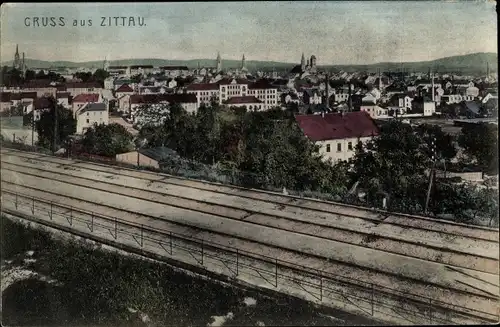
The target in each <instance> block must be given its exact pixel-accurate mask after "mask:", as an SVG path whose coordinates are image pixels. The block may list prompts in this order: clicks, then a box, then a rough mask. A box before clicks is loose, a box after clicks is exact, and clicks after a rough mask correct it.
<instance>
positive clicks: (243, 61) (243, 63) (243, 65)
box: [241, 54, 247, 70]
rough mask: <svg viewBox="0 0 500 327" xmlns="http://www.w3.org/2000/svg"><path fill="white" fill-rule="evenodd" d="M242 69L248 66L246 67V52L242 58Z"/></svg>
mask: <svg viewBox="0 0 500 327" xmlns="http://www.w3.org/2000/svg"><path fill="white" fill-rule="evenodd" d="M241 70H247V68H246V60H245V54H243V58H241Z"/></svg>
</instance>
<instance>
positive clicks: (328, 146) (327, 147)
mask: <svg viewBox="0 0 500 327" xmlns="http://www.w3.org/2000/svg"><path fill="white" fill-rule="evenodd" d="M326 152H330V144H327V145H326Z"/></svg>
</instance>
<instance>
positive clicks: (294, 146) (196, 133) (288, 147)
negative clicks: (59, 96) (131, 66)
mask: <svg viewBox="0 0 500 327" xmlns="http://www.w3.org/2000/svg"><path fill="white" fill-rule="evenodd" d="M52 101H54V100H52ZM160 106H164V108H160V109H158V108H154V109H152V107H151V106H147V107H144V108H140V109H139V110H138V112H139V118H140V116H143V118H144V119H143V120H142V124H141V126H138V128H139V129H140V131H139V135H138V137H137V138H136V139H134V137H133V136H132V135H131V134H130V133H129V132H128V131H127V130H126V129H125V128H124V127H123V126H121V125H118V124H109V125H100V126H99V125H95V126H94V127H92V128H90V129H88V130H87V131H86V133H85V134H84V135H83V139H82V141H81V142H80V145H81V146H82V148H83V150H84V151H85V152H87V153H89V154H96V155H101V156H109V157H113V156H115V155H116V154H117V153H123V152H127V151H131V150H133V149H134V148H137V147H138V145H137V144H138V143H141V142H139V141H142V146H144V147H157V146H166V147H169V148H171V149H173V150H175V151H177V153H178V154H179V155H180V156H181V157H183V158H186V159H189V160H192V161H195V162H199V163H203V164H205V165H207V166H209V167H224V168H227V169H230V170H231V169H232V170H234V171H235V172H236V173H238V174H242V175H241V178H240V179H239V180H240V181H241V184H242V186H247V187H258V188H266V189H281V188H283V187H285V188H286V189H289V190H295V191H298V192H313V193H322V194H329V195H330V196H332V197H333V198H335V199H337V200H342V201H345V202H348V203H353V204H359V205H364V206H370V207H381V206H382V199H384V198H385V199H386V205H387V208H388V209H389V210H393V211H397V212H404V213H411V214H423V213H424V210H425V203H426V196H427V188H428V184H429V177H428V175H429V172H430V168H431V167H432V166H433V161H432V160H433V158H432V157H433V156H434V158H435V159H436V164H435V165H436V167H438V168H440V169H444V168H446V167H451V166H453V165H454V164H453V163H452V159H453V158H455V157H456V155H457V153H458V152H463V157H464V159H463V160H462V161H463V164H464V165H470V164H474V165H476V166H479V167H480V168H481V169H483V171H485V172H487V173H490V174H497V173H498V152H497V151H498V150H497V139H498V133H497V131H496V129H495V128H494V127H493V126H492V125H488V124H482V125H477V126H472V127H464V128H463V130H462V133H461V134H460V135H459V137H458V138H454V137H452V136H451V135H449V134H447V133H444V132H443V131H442V130H441V128H440V127H439V126H437V125H427V124H424V125H420V126H417V127H412V126H411V125H409V124H405V123H402V122H401V121H398V120H391V121H389V122H387V123H385V124H383V125H381V126H380V135H379V136H378V137H376V138H374V139H372V140H371V141H369V142H367V143H366V144H362V143H358V145H357V146H356V150H355V155H354V157H353V158H352V159H351V160H350V161H349V162H345V161H344V162H338V163H331V162H328V161H325V160H323V159H322V157H321V155H320V154H319V147H318V145H317V144H314V143H313V142H310V141H309V140H308V139H307V138H306V137H305V136H304V134H303V133H302V131H301V130H300V128H299V127H298V125H297V124H296V123H295V119H294V116H293V113H291V112H289V111H287V110H281V109H274V110H269V111H265V112H247V111H245V110H242V109H241V108H240V109H239V110H232V109H231V108H227V107H224V106H219V105H218V104H216V103H212V104H211V105H208V106H206V105H202V106H201V107H200V108H199V110H198V111H197V112H196V113H188V112H186V111H185V110H184V109H183V108H182V107H181V106H179V105H175V104H174V105H166V104H165V105H160ZM54 108H57V110H58V111H57V116H58V126H57V129H56V131H57V138H56V142H57V144H58V145H59V146H64V145H65V144H66V143H65V142H67V140H68V139H69V137H70V135H72V134H73V133H74V132H75V130H76V121H75V120H74V118H73V115H72V113H71V111H70V110H67V109H64V108H63V107H61V106H59V105H54ZM155 115H156V116H155ZM160 116H161V117H160ZM35 128H36V131H37V132H38V134H39V145H40V146H44V147H49V148H50V146H51V144H52V143H51V142H52V141H53V137H54V110H50V111H47V112H44V113H42V115H41V119H40V120H39V121H37V122H36V125H35ZM134 141H135V144H134ZM350 190H351V191H352V192H349V191H350ZM358 194H361V196H358ZM497 197H498V191H497V190H494V189H490V188H487V189H479V188H476V187H473V186H470V185H467V184H457V183H454V182H453V181H452V180H450V179H441V178H437V179H436V180H435V181H434V183H433V187H432V189H431V201H430V202H429V206H428V210H427V211H428V212H429V213H431V214H434V215H437V214H452V215H453V216H454V217H455V219H457V220H460V221H472V220H473V219H475V218H476V217H491V218H492V219H494V221H498V218H497V217H498V216H497V215H496V213H495V210H497V209H498V204H497V201H496V198H497Z"/></svg>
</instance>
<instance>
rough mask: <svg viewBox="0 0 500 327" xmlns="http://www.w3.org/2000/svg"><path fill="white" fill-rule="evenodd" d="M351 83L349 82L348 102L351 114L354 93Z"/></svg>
mask: <svg viewBox="0 0 500 327" xmlns="http://www.w3.org/2000/svg"><path fill="white" fill-rule="evenodd" d="M351 86H352V84H351V81H349V99H348V100H347V102H348V106H349V112H352V91H351Z"/></svg>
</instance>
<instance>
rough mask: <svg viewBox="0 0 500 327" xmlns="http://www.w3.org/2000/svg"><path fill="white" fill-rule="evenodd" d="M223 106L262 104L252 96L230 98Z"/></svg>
mask: <svg viewBox="0 0 500 327" xmlns="http://www.w3.org/2000/svg"><path fill="white" fill-rule="evenodd" d="M224 103H225V104H244V103H262V101H260V100H259V99H257V98H256V97H254V96H248V95H247V96H243V97H232V98H229V99H228V100H226V101H225V102H224Z"/></svg>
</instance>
